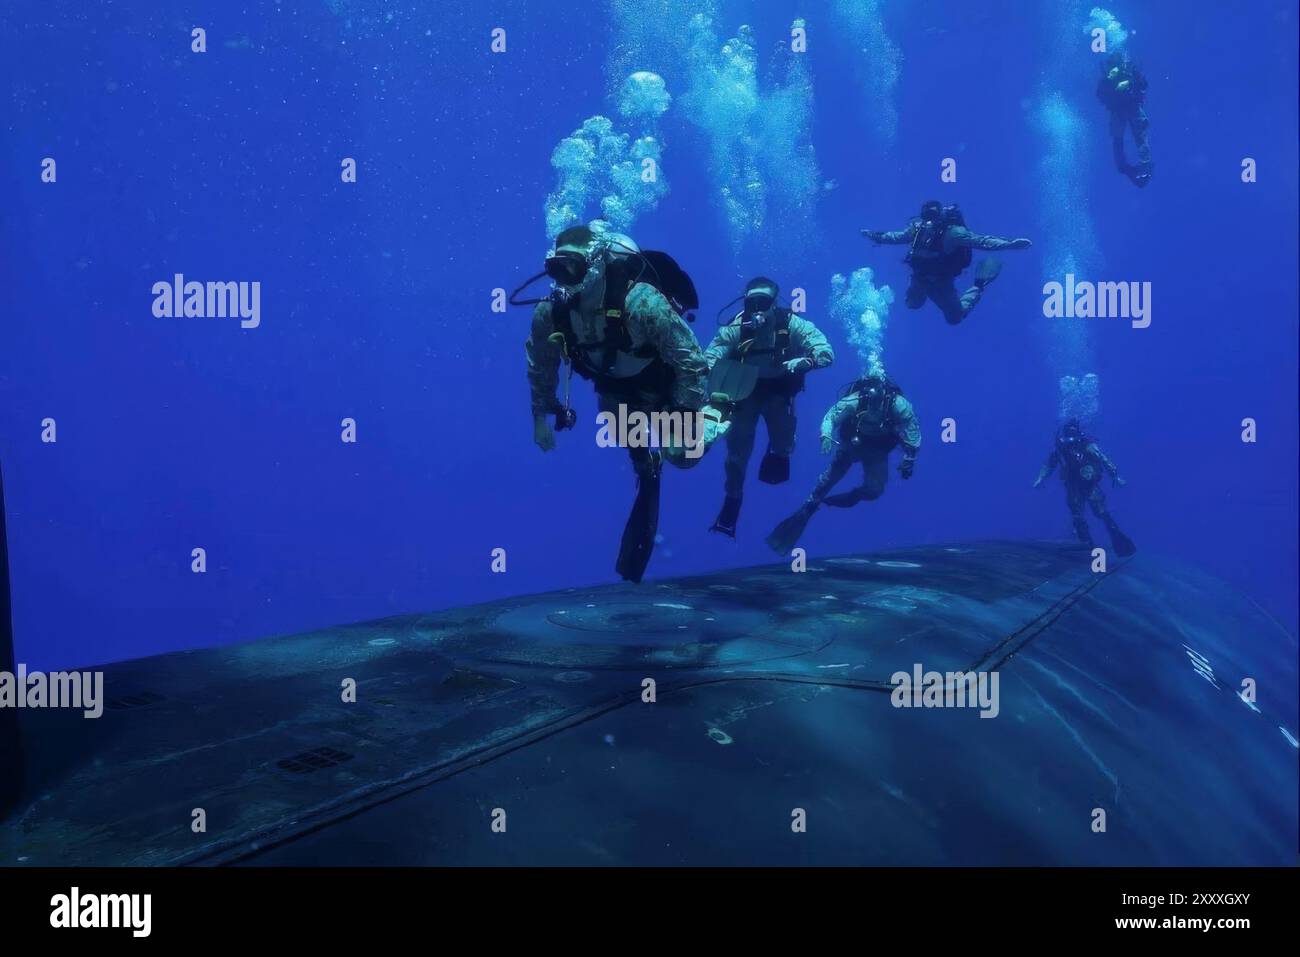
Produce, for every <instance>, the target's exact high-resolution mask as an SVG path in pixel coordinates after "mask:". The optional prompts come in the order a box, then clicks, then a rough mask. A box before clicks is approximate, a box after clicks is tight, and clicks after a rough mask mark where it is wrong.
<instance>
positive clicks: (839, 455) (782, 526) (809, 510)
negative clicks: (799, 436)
mask: <svg viewBox="0 0 1300 957" xmlns="http://www.w3.org/2000/svg"><path fill="white" fill-rule="evenodd" d="M852 464H853V457H852V456H851V455H849V454H848V453H846V452H842V451H837V452H836V453H835V457H834V458H833V459H831V464H830V465H828V466H827V467H826V471H825V472H823V473H822V476H821V478H819V479H818V480H817V484H816V485H815V486H813V490H812V494H811V495H809V496H808V497H807V498H806V499H804V502H803V504H802V505H800V506H799V507H798V508H797V509H795V510H794V512H793V513H791V514H790V515H789V516H787V517H786V518H785V519H784V520H783V521H781V522H780V523H779V524H778V525H777V526H776V528H774V529H772V534H770V535H768V536H767V544H768V547H769V548H771V549H772V550H773V551H774V552H776V553H777V554H780V555H784V554H787V553H788V552H789V551H790V549H792V548H794V547H795V545H797V544H798V543H799V538H800V537H801V536H802V535H803V533H804V529H806V528H807V527H808V520H809V519H811V518H812V516H813V513H814V512H816V511H817V509H818V508H819V507H820V506H821V503H822V499H823V498H825V496H826V493H827V492H828V491H830V489H831V488H833V487H834V485H835V483H836V482H838V481H839V480H840V479H842V478H844V473H845V472H847V471H848V470H849V466H850V465H852Z"/></svg>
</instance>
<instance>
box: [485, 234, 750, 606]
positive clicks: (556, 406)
mask: <svg viewBox="0 0 1300 957" xmlns="http://www.w3.org/2000/svg"><path fill="white" fill-rule="evenodd" d="M543 276H547V277H549V278H550V279H551V282H552V289H551V292H550V294H549V295H548V296H546V297H545V298H543V299H519V298H518V296H519V294H520V293H521V292H522V291H523V290H524V289H525V288H527V287H528V286H529V285H530V284H531V283H533V282H535V281H536V280H538V279H541V278H542V277H543ZM510 302H511V304H513V305H533V306H534V309H533V320H532V329H531V332H530V334H529V336H528V340H527V342H526V343H525V349H526V352H527V356H528V384H529V389H530V392H531V395H532V415H533V441H534V442H535V443H536V444H537V447H538V448H539V449H541V450H542V451H543V452H549V451H551V450H552V449H554V448H555V444H556V443H555V429H560V430H564V429H571V428H573V426H574V425H575V424H576V421H577V415H576V413H575V412H574V410H573V408H572V407H571V406H570V404H569V378H571V377H572V373H574V372H577V373H578V375H579V376H581V377H582V378H584V379H589V380H590V381H591V383H592V385H593V386H594V387H595V390H596V396H597V400H598V406H599V408H600V411H601V412H602V413H611V414H614V415H616V416H619V415H620V414H622V415H629V414H631V413H635V412H640V413H643V414H645V415H650V414H653V413H663V412H669V413H672V412H677V413H681V414H682V419H684V418H685V417H686V416H695V418H694V420H693V421H695V422H697V423H699V432H698V435H697V437H696V440H695V442H694V443H693V444H692V443H691V441H690V440H689V433H688V437H687V439H686V440H685V441H674V442H673V443H672V444H668V445H664V446H662V447H660V448H650V447H646V446H644V445H642V446H637V445H634V444H631V443H629V448H628V453H629V455H630V456H631V460H632V468H633V470H634V472H635V473H636V487H637V492H636V500H635V502H634V503H633V506H632V512H631V514H630V515H629V516H628V520H627V524H626V526H625V527H624V529H623V538H622V543H621V546H620V548H619V554H618V561H617V563H616V564H615V569H616V570H617V571H618V574H619V575H620V576H621V577H622V578H623V579H625V580H627V581H633V582H639V581H640V580H641V578H642V577H643V576H644V574H645V570H646V567H647V566H648V565H649V563H650V554H651V552H652V551H653V550H654V540H655V533H656V531H657V529H658V525H659V489H660V480H661V476H662V469H663V464H664V463H665V462H667V463H668V464H669V465H673V466H676V467H677V468H690V467H692V466H694V465H695V464H696V463H697V462H699V460H700V458H701V457H702V456H703V454H704V452H705V451H707V450H708V449H709V448H710V447H711V446H712V445H713V444H714V443H715V442H716V441H717V440H718V439H719V438H721V437H722V436H724V435H725V434H726V432H727V429H728V427H729V426H730V422H729V421H728V412H729V409H728V404H727V402H726V397H725V396H717V397H715V404H710V403H709V402H708V401H707V400H708V394H707V392H706V389H707V385H708V365H707V363H706V362H705V359H704V354H703V353H702V352H701V351H700V345H699V343H698V342H697V341H696V339H695V334H694V333H693V332H692V331H691V328H690V326H688V325H687V324H686V323H687V319H685V318H683V316H684V315H687V316H688V317H689V314H688V313H687V312H686V311H687V310H688V309H691V308H697V307H698V306H699V300H698V297H697V296H696V293H695V287H694V284H693V283H692V282H691V280H690V277H689V276H687V275H686V273H685V272H683V271H682V270H681V268H680V267H679V266H678V265H677V264H676V263H675V262H674V261H673V260H672V258H671V257H670V256H668V255H667V254H665V253H661V252H655V251H651V250H645V251H642V250H641V249H640V247H638V246H637V244H636V243H635V242H633V240H632V239H631V238H630V237H628V236H626V235H623V234H622V233H618V232H614V231H613V230H612V229H610V227H609V226H608V225H607V224H605V223H603V222H601V221H600V220H596V221H593V222H592V223H589V224H587V225H579V226H572V227H570V228H568V229H566V230H564V231H563V232H561V233H560V234H559V236H557V237H556V239H555V246H554V248H553V249H552V250H551V251H550V254H549V255H548V256H547V257H546V262H545V269H544V271H543V272H540V273H538V274H537V275H535V276H533V277H531V278H530V279H529V280H528V281H526V282H525V283H524V284H523V285H521V286H520V287H519V288H518V289H516V290H515V291H514V292H513V293H512V294H511V297H510ZM689 318H693V317H689ZM561 366H567V368H568V373H569V375H568V377H566V381H565V399H564V402H563V404H561V403H560V402H559V401H558V400H557V399H556V390H557V388H558V386H559V381H560V368H561ZM620 406H621V407H622V409H620ZM551 414H554V415H555V422H556V425H555V428H554V429H553V428H552V426H551V424H550V422H549V421H548V419H547V417H548V416H549V415H551ZM682 438H683V437H682V436H681V435H679V436H677V437H676V439H677V440H681V439H682ZM697 446H702V448H700V447H697Z"/></svg>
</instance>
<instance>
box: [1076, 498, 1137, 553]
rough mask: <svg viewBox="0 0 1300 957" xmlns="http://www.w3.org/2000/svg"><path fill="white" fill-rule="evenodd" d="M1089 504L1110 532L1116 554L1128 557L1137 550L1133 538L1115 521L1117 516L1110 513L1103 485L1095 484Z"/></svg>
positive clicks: (1111, 542)
mask: <svg viewBox="0 0 1300 957" xmlns="http://www.w3.org/2000/svg"><path fill="white" fill-rule="evenodd" d="M1088 504H1089V505H1090V506H1091V507H1092V514H1094V515H1096V516H1097V517H1098V518H1099V519H1101V521H1102V523H1103V524H1104V525H1105V526H1106V531H1107V532H1109V533H1110V544H1111V547H1112V548H1114V549H1115V554H1117V555H1119V556H1120V557H1121V558H1127V557H1128V556H1129V555H1132V554H1133V553H1134V552H1135V551H1137V546H1136V545H1134V544H1133V539H1131V538H1129V537H1128V536H1127V535H1125V534H1124V533H1123V532H1122V531H1120V527H1119V525H1118V524H1117V523H1116V522H1115V517H1114V516H1113V515H1111V514H1110V509H1108V508H1107V507H1106V496H1105V495H1104V494H1103V493H1102V491H1101V485H1100V484H1098V485H1094V486H1093V487H1092V492H1091V493H1090V494H1089V496H1088Z"/></svg>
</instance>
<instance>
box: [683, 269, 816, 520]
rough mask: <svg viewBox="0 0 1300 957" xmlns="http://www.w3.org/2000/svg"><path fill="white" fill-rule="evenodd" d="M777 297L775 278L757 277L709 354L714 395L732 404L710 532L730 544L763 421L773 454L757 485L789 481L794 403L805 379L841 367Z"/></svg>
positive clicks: (808, 326)
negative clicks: (724, 537) (720, 486)
mask: <svg viewBox="0 0 1300 957" xmlns="http://www.w3.org/2000/svg"><path fill="white" fill-rule="evenodd" d="M779 291H780V290H779V288H778V287H777V284H776V283H775V282H773V281H772V280H771V279H767V278H764V277H762V276H759V277H756V278H754V279H751V280H750V281H749V283H748V284H747V285H746V286H745V292H744V295H743V298H744V301H745V302H744V308H742V309H741V311H740V312H739V313H738V314H736V315H734V316H732V318H731V320H730V321H729V322H728V323H727V324H726V325H725V326H722V327H721V328H719V329H718V334H717V335H716V336H714V337H713V342H711V343H710V344H709V347H708V348H707V349H705V350H704V358H705V360H706V361H707V362H708V364H709V371H710V379H709V390H710V392H712V393H715V394H725V395H726V396H727V397H728V398H729V399H730V400H731V402H732V403H733V407H732V412H731V428H730V429H729V430H728V432H727V462H726V467H725V473H726V478H725V482H724V498H723V500H722V510H721V511H720V512H718V518H717V520H716V521H715V522H714V523H713V525H712V526H710V528H709V531H711V532H721V533H722V534H723V535H727V536H729V537H731V538H735V537H736V521H737V519H738V518H739V517H740V502H741V495H742V492H743V490H744V487H745V470H746V469H747V468H748V467H749V457H750V455H752V454H753V452H754V434H755V433H756V432H757V430H758V420H759V418H760V417H761V418H762V419H763V421H764V422H765V423H767V452H766V453H765V454H764V455H763V460H762V461H761V462H760V463H759V466H758V480H759V481H760V482H766V483H768V484H769V485H780V484H781V483H782V482H784V481H786V480H787V479H789V478H790V453H792V452H793V451H794V430H795V413H794V397H795V396H796V395H798V394H799V393H800V392H802V391H803V387H804V376H806V375H807V374H808V373H809V372H811V371H812V370H813V369H825V368H826V367H827V366H829V365H830V364H831V363H832V362H834V361H835V353H834V352H833V351H832V350H831V347H830V343H828V342H827V341H826V337H825V336H824V335H822V333H821V330H819V329H818V328H817V327H816V326H815V325H813V324H812V323H811V322H809V321H808V320H807V319H802V318H800V317H799V316H796V315H794V314H793V313H792V312H791V311H790V310H789V309H786V308H785V307H783V306H780V305H778V304H777V301H776V297H777V293H778V292H779ZM740 298H742V297H739V296H738V297H737V299H740ZM736 301H737V300H736V299H733V300H732V301H731V302H729V303H727V305H726V306H723V307H722V310H725V309H727V308H729V307H731V306H733V305H735V303H736ZM722 310H719V313H721V312H722Z"/></svg>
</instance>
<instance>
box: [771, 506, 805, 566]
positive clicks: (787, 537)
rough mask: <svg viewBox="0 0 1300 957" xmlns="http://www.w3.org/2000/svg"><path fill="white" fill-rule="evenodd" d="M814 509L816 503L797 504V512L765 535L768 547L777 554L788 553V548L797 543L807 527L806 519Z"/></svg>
mask: <svg viewBox="0 0 1300 957" xmlns="http://www.w3.org/2000/svg"><path fill="white" fill-rule="evenodd" d="M815 511H817V506H816V505H809V504H808V503H806V502H805V503H804V504H803V505H801V506H799V510H798V511H797V512H795V513H794V514H793V515H791V516H790V517H789V518H787V519H785V520H784V521H783V522H781V524H780V525H778V526H777V527H776V528H774V529H772V534H771V535H769V536H767V544H768V547H769V548H771V549H772V551H774V552H776V553H777V554H779V555H786V554H789V552H790V549H792V548H794V547H795V546H796V545H798V544H799V539H800V538H802V537H803V532H804V529H805V528H807V527H808V520H809V519H810V518H812V517H813V512H815Z"/></svg>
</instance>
